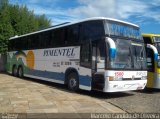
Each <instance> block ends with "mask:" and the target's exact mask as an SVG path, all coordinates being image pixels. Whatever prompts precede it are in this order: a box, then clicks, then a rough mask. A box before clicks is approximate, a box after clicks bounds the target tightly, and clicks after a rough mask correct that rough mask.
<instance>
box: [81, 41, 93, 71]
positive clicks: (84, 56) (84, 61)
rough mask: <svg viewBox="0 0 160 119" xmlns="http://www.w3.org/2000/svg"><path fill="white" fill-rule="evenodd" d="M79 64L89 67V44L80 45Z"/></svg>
mask: <svg viewBox="0 0 160 119" xmlns="http://www.w3.org/2000/svg"><path fill="white" fill-rule="evenodd" d="M81 66H84V67H87V68H90V67H91V51H90V44H89V43H84V44H82V45H81Z"/></svg>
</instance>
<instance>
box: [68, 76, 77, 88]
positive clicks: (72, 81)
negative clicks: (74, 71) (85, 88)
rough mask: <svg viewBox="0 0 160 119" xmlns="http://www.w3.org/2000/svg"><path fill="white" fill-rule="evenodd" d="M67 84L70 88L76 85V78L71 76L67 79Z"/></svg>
mask: <svg viewBox="0 0 160 119" xmlns="http://www.w3.org/2000/svg"><path fill="white" fill-rule="evenodd" d="M69 85H70V88H72V89H73V88H74V87H76V85H77V81H76V79H75V78H71V79H70V81H69Z"/></svg>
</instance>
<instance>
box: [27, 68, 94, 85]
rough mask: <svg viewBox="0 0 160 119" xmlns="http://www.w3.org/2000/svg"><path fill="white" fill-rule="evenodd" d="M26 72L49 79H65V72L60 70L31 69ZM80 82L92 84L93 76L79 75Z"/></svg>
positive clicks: (81, 83)
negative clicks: (59, 71)
mask: <svg viewBox="0 0 160 119" xmlns="http://www.w3.org/2000/svg"><path fill="white" fill-rule="evenodd" d="M26 74H28V75H32V76H37V77H43V78H48V79H54V80H60V81H64V79H65V74H64V73H58V72H50V71H40V70H33V69H31V70H29V71H28V72H27V73H26ZM79 84H80V85H84V86H91V77H90V76H82V75H79Z"/></svg>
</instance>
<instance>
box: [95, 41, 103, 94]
mask: <svg viewBox="0 0 160 119" xmlns="http://www.w3.org/2000/svg"><path fill="white" fill-rule="evenodd" d="M105 51H106V50H105V43H103V42H102V41H100V42H92V89H95V90H101V91H102V90H103V88H104V70H105Z"/></svg>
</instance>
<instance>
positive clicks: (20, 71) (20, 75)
mask: <svg viewBox="0 0 160 119" xmlns="http://www.w3.org/2000/svg"><path fill="white" fill-rule="evenodd" d="M18 77H20V78H22V77H23V67H22V66H19V67H18Z"/></svg>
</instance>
